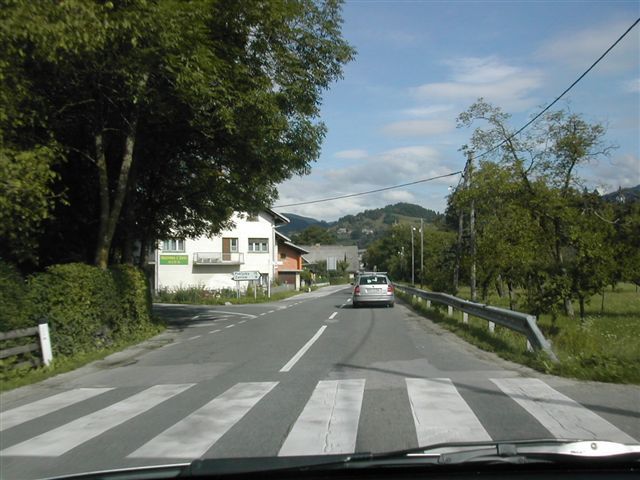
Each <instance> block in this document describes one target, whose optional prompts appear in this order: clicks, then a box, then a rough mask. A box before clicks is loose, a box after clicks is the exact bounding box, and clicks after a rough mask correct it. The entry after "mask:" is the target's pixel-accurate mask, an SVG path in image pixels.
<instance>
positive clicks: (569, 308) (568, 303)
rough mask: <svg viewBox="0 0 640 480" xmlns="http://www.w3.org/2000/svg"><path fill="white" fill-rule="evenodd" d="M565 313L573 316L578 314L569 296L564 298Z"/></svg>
mask: <svg viewBox="0 0 640 480" xmlns="http://www.w3.org/2000/svg"><path fill="white" fill-rule="evenodd" d="M564 313H566V314H567V316H568V317H571V318H573V317H575V316H576V312H575V311H574V310H573V303H571V299H570V298H569V297H566V298H565V299H564Z"/></svg>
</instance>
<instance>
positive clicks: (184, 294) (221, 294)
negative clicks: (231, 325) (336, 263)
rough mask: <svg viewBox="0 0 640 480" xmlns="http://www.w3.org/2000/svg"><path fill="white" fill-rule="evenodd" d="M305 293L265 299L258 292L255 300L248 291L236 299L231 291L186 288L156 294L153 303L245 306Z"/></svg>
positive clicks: (291, 292)
mask: <svg viewBox="0 0 640 480" xmlns="http://www.w3.org/2000/svg"><path fill="white" fill-rule="evenodd" d="M316 289H317V287H311V290H312V291H313V290H316ZM305 291H306V290H302V291H296V290H289V291H286V292H276V293H272V294H271V297H267V295H266V293H265V292H262V291H258V292H257V295H256V298H254V294H253V292H252V291H250V292H248V293H247V294H242V295H241V296H240V297H239V298H238V297H237V294H236V293H235V291H233V290H222V291H214V290H207V289H205V288H203V287H188V288H178V289H174V290H170V291H168V290H165V291H161V292H158V294H157V295H156V296H155V297H154V299H153V301H154V302H158V303H179V304H189V305H224V304H225V303H227V302H229V303H232V304H234V305H246V304H252V303H266V302H276V301H278V300H284V299H285V298H289V297H293V296H294V295H299V294H301V293H304V292H305Z"/></svg>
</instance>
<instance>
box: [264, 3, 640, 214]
mask: <svg viewBox="0 0 640 480" xmlns="http://www.w3.org/2000/svg"><path fill="white" fill-rule="evenodd" d="M343 17H344V26H343V35H344V37H345V38H346V39H347V41H349V43H350V44H351V45H353V46H354V47H355V48H356V50H357V55H356V58H355V60H354V61H352V62H351V63H350V64H348V65H347V66H346V67H345V71H344V78H343V79H342V80H340V81H339V82H336V83H335V84H334V85H332V87H331V89H330V90H328V91H327V92H326V93H325V95H324V101H323V107H322V121H323V122H324V123H325V124H326V126H327V128H328V132H327V136H326V138H325V141H324V143H323V148H322V154H321V156H320V159H319V160H318V161H317V162H316V163H314V164H313V169H312V172H311V174H310V175H306V176H303V177H294V178H292V179H291V180H289V181H287V182H284V183H283V184H281V185H280V186H279V194H280V198H279V200H278V201H276V205H284V204H291V203H296V202H304V201H309V200H315V199H321V198H326V197H331V196H335V195H342V194H349V193H355V192H361V191H366V190H372V189H377V188H383V187H386V186H390V185H395V184H402V183H407V182H411V181H414V180H419V179H422V178H428V177H432V176H436V175H441V174H446V173H449V172H452V171H457V170H461V169H462V168H463V166H464V158H463V157H462V155H461V153H460V152H459V151H458V149H459V148H460V146H461V145H463V144H465V143H466V142H467V141H468V140H469V137H470V135H471V130H468V129H457V128H456V122H455V119H456V117H457V116H458V114H459V113H460V112H462V111H464V110H466V109H467V108H468V107H469V106H470V105H471V104H472V103H473V102H474V101H475V100H476V99H477V98H478V97H479V96H482V97H484V98H485V100H487V101H489V102H491V103H493V104H495V105H497V106H500V107H501V108H502V109H503V110H504V111H505V112H507V113H510V114H511V115H512V122H511V126H512V127H513V128H514V129H515V128H519V127H520V126H522V125H523V124H524V123H526V121H527V120H528V118H530V116H531V115H532V114H534V113H536V112H538V111H539V110H540V107H541V106H544V105H546V104H547V103H549V102H550V101H552V100H553V99H554V98H555V97H556V96H557V95H559V94H560V93H561V92H562V91H563V90H564V89H565V88H566V87H568V86H569V85H570V84H571V83H572V82H573V81H574V80H575V79H576V78H577V77H578V76H579V75H580V74H582V72H584V70H586V68H588V67H589V66H590V65H591V64H592V63H593V61H595V60H596V59H597V58H598V57H599V56H600V55H601V54H602V53H603V52H604V51H605V50H606V49H607V48H608V47H609V46H610V45H611V44H612V43H613V42H614V41H615V40H616V39H617V38H618V37H619V36H620V35H621V34H622V33H623V32H624V31H625V30H626V29H627V28H628V27H629V26H631V24H633V22H634V21H635V20H636V19H637V18H638V17H640V1H612V0H608V1H590V2H586V1H550V2H547V1H521V2H515V1H495V2H485V1H482V2H481V1H477V2H469V1H448V2H442V1H374V0H347V1H346V2H345V5H344V8H343ZM564 100H565V101H563V102H562V103H561V105H558V106H568V107H569V108H570V109H571V111H572V112H575V113H580V114H583V116H584V118H585V119H586V120H588V121H591V122H599V123H602V124H604V125H605V126H606V127H607V134H606V140H607V141H608V142H609V143H611V144H615V145H617V146H618V148H617V149H616V150H615V151H614V152H613V154H612V155H611V156H610V157H609V158H603V159H600V160H599V161H597V162H594V163H592V164H590V165H588V166H586V167H584V168H583V169H582V170H581V171H580V174H581V176H582V177H583V178H584V179H585V180H586V182H587V185H588V186H590V187H597V188H600V189H602V190H603V191H611V190H613V189H617V187H618V186H619V185H621V186H623V187H628V186H634V185H637V184H639V183H640V133H639V132H640V25H637V26H636V27H635V28H634V30H632V31H631V32H630V33H629V34H628V35H627V36H626V37H625V38H624V39H623V41H622V42H621V43H620V44H618V46H617V47H616V48H615V49H614V50H612V51H611V52H610V53H609V55H607V57H605V59H604V60H603V61H602V62H601V63H600V64H599V65H598V66H597V67H596V69H594V70H592V71H591V73H590V74H589V75H587V77H585V78H584V79H583V80H582V81H581V82H580V83H578V85H576V87H574V89H573V90H572V91H571V92H569V94H568V95H567V96H566V97H564ZM457 181H458V178H457V177H450V178H447V179H442V180H438V181H435V182H428V183H424V184H418V185H415V186H411V187H407V188H401V189H397V190H390V191H387V192H383V193H377V194H372V195H365V196H361V197H354V198H350V199H344V200H339V201H334V202H325V203H317V204H313V205H304V206H299V207H284V208H277V210H278V211H280V212H292V213H297V214H300V215H305V216H310V217H314V218H317V219H323V220H336V219H337V218H339V217H341V216H343V215H346V214H350V213H357V212H359V211H362V210H365V209H367V208H378V207H382V206H385V205H387V204H389V203H396V202H399V201H406V202H411V203H417V204H419V205H422V206H424V207H426V208H431V209H433V210H437V211H444V208H445V206H446V196H447V194H448V187H449V186H450V185H455V184H457Z"/></svg>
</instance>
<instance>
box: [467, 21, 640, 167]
mask: <svg viewBox="0 0 640 480" xmlns="http://www.w3.org/2000/svg"><path fill="white" fill-rule="evenodd" d="M639 22H640V18H637V19H636V21H635V22H633V25H631V26H630V27H629V28H627V30H626V31H625V32H624V33H623V34H622V35H620V37H619V38H618V39H617V40H616V41H615V42H614V43H613V44H612V45H611V46H610V47H609V48H607V50H606V51H605V52H604V53H603V54H602V55H600V57H598V59H597V60H596V61H595V62H593V63H592V64H591V66H590V67H589V68H587V69H586V70H585V71H584V73H583V74H582V75H580V76H579V77H578V78H577V79H576V81H575V82H573V83H572V84H571V85H569V87H567V88H566V89H565V90H564V92H562V93H561V94H560V95H558V96H557V97H556V98H555V100H554V101H553V102H551V103H550V104H549V105H547V106H546V107H544V108H543V109H542V110H541V111H540V112H539V113H538V114H537V115H536V116H535V117H533V118H532V119H531V120H529V121H528V122H527V123H525V124H524V125H523V126H522V127H520V129H519V130H517V131H516V132H515V133H514V134H512V135H510V136H508V137H507V138H505V139H504V140H503V141H502V142H500V143H499V144H497V145H495V146H493V147H491V148H490V149H489V150H487V151H485V152H482V153H481V154H479V155H476V156H475V157H473V159H474V160H475V159H476V158H481V157H484V156H485V155H488V154H490V153H491V152H493V151H495V150H497V149H498V148H500V147H501V146H502V145H504V144H505V143H507V142H508V141H509V140H511V139H512V138H514V137H516V136H518V135H520V133H522V132H523V131H524V130H525V129H526V128H527V127H528V126H529V125H531V124H532V123H533V122H535V121H536V120H537V119H538V118H540V117H541V116H542V115H543V114H544V113H545V112H546V111H547V110H549V109H550V108H551V107H553V106H554V105H555V104H556V103H557V102H558V101H559V100H560V99H561V98H562V97H564V96H565V95H566V94H567V93H568V92H569V90H571V89H572V88H573V87H575V86H576V85H577V84H578V82H580V80H582V79H583V78H584V77H585V76H586V75H587V73H589V72H590V71H591V70H593V69H594V67H595V66H596V65H598V63H600V61H601V60H602V59H603V58H604V57H606V56H607V54H608V53H609V52H610V51H611V50H613V49H614V48H615V46H616V45H618V43H620V41H621V40H622V39H623V38H624V37H626V36H627V34H628V33H629V32H630V31H631V30H633V27H635V26H636V25H637V24H638V23H639Z"/></svg>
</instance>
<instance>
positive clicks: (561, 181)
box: [458, 99, 612, 316]
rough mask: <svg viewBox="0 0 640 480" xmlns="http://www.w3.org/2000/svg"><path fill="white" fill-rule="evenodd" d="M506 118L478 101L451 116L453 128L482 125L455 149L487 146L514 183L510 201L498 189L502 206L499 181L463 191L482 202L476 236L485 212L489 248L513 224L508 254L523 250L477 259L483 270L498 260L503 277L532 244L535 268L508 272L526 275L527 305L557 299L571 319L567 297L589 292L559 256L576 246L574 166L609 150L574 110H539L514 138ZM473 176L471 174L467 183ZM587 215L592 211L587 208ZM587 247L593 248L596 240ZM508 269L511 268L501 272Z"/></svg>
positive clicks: (545, 306) (546, 306)
mask: <svg viewBox="0 0 640 480" xmlns="http://www.w3.org/2000/svg"><path fill="white" fill-rule="evenodd" d="M508 120H509V115H507V114H505V113H504V112H502V110H501V109H500V108H498V107H495V106H493V105H490V104H488V103H486V102H484V101H483V100H482V99H479V100H478V101H477V102H476V103H474V104H473V105H472V106H471V107H470V108H469V109H468V110H467V111H466V112H463V113H462V114H460V116H459V117H458V121H459V126H461V127H469V126H471V125H472V124H473V123H475V122H478V121H480V122H484V124H485V127H484V128H482V127H478V128H476V129H475V130H474V132H473V134H472V136H471V141H470V144H469V145H465V146H463V147H462V150H463V151H464V152H473V151H475V152H484V151H488V152H489V153H490V155H491V156H492V157H493V160H494V161H496V162H497V164H498V165H500V166H502V167H504V168H506V169H508V172H509V175H510V178H511V179H513V180H514V181H516V182H517V184H514V186H516V187H517V192H518V195H517V198H513V197H512V196H511V195H510V194H509V192H508V191H507V192H502V193H504V194H505V195H507V196H506V197H504V200H505V202H504V203H503V204H501V202H502V200H501V195H502V193H501V191H500V189H499V185H495V184H494V186H493V187H490V188H489V189H485V192H484V193H482V192H480V193H479V197H478V195H477V194H474V193H473V190H474V189H475V190H476V192H477V190H478V189H477V188H476V187H473V186H472V187H471V190H472V192H470V193H468V194H465V195H466V196H467V197H469V199H470V200H469V201H471V200H473V201H476V202H478V201H479V202H480V203H481V202H482V198H485V203H486V204H487V205H489V207H490V209H489V211H488V212H487V211H486V209H485V211H484V212H482V211H480V210H479V211H478V215H479V216H478V224H479V231H480V235H481V236H482V235H484V232H483V231H482V229H483V228H487V227H488V226H491V223H492V222H491V219H490V216H491V215H493V216H494V221H493V226H491V228H489V229H488V230H487V232H486V233H487V235H485V240H488V245H489V247H490V248H489V250H491V248H492V247H491V245H492V244H494V243H495V242H498V243H497V246H499V245H500V243H499V240H498V239H499V238H500V237H502V236H506V238H509V235H508V231H511V230H512V229H515V228H517V229H518V230H517V231H518V232H519V235H520V236H521V237H522V241H521V240H520V239H515V240H516V242H517V244H521V245H522V248H518V249H516V251H521V252H523V253H525V256H524V257H521V256H520V255H518V256H517V257H516V258H514V259H509V257H508V256H507V252H508V251H509V250H511V249H508V250H503V251H502V252H501V251H500V250H497V251H494V252H493V254H491V255H490V256H489V257H487V258H486V259H485V261H484V262H483V264H482V266H483V268H484V270H485V272H484V273H485V275H490V274H492V272H493V273H496V272H495V271H493V270H492V268H493V267H492V266H491V264H493V266H494V267H496V266H498V265H500V269H501V270H503V271H501V272H499V273H500V274H501V275H503V274H504V269H505V267H506V266H508V265H515V264H517V263H518V262H519V261H520V260H521V259H526V258H528V256H527V255H526V252H527V251H531V250H529V249H530V248H531V247H532V246H534V245H535V250H534V251H535V256H536V258H535V265H536V267H535V268H534V267H533V265H534V264H533V263H530V260H531V258H529V260H527V261H526V262H525V263H522V264H521V267H524V269H522V268H521V267H518V268H517V269H516V270H517V271H520V272H521V273H520V274H519V276H520V275H522V274H524V276H525V277H526V280H524V279H523V280H521V281H524V282H525V284H526V285H527V288H528V290H529V292H528V297H529V300H530V301H533V306H534V310H536V311H545V310H553V308H554V305H555V304H556V303H557V301H558V299H562V301H563V303H564V307H565V311H566V313H567V314H569V315H571V316H572V315H573V307H572V303H571V299H572V298H576V297H577V298H578V299H579V300H580V301H581V302H582V300H581V299H583V298H585V296H586V295H587V293H588V292H589V291H590V290H591V289H592V287H590V286H587V285H586V283H584V282H578V283H576V282H575V281H573V280H572V278H573V279H574V280H575V277H576V275H577V273H576V274H574V275H572V274H571V272H570V271H569V266H568V264H567V258H566V256H567V255H568V254H569V253H572V252H573V253H575V251H576V243H575V242H573V243H572V239H574V238H575V231H576V228H577V229H580V228H583V227H584V225H582V224H581V222H580V217H579V207H578V206H577V205H576V202H575V198H576V197H580V193H579V190H578V187H579V186H580V185H581V181H580V178H579V177H578V176H577V174H576V170H577V167H578V166H580V165H581V164H584V163H586V162H588V161H590V160H592V159H594V158H596V157H598V156H601V155H607V154H608V153H609V152H610V150H611V148H612V147H609V146H606V145H605V144H604V142H603V136H604V133H605V130H604V128H603V127H602V126H601V125H598V124H594V125H592V124H589V123H587V122H586V121H585V120H583V119H582V117H581V116H580V115H576V114H572V113H570V112H568V111H566V110H562V111H556V112H549V113H547V114H545V115H544V116H543V117H541V119H540V120H538V121H537V123H536V124H535V126H534V127H533V128H531V129H530V130H528V131H527V132H526V133H525V134H523V135H520V136H514V135H513V133H512V132H511V131H510V129H509V127H508ZM476 180H477V179H476V178H475V177H474V183H475V182H476ZM485 182H489V184H490V179H485ZM474 195H475V196H474ZM497 209H500V211H498V210H497ZM492 210H493V213H491V212H492ZM487 213H488V214H489V216H487ZM590 215H594V214H593V213H592V212H591V213H590ZM509 222H513V224H512V225H511V226H510V227H508V228H507V230H504V229H503V231H502V232H500V228H501V226H504V225H508V223H509ZM523 222H524V223H523ZM580 225H581V226H580ZM492 231H493V234H492V233H491V232H492ZM496 234H497V235H496ZM534 239H535V241H534ZM538 240H540V241H538ZM479 241H480V242H482V241H483V239H480V240H479ZM532 241H534V243H533V244H532V243H531V242H532ZM595 244H596V245H598V242H596V243H595ZM527 245H528V246H527ZM582 246H583V247H584V245H582ZM583 251H584V249H583ZM600 253H601V254H602V255H603V256H605V257H606V255H607V253H606V252H604V249H601V252H600ZM594 255H595V253H594V252H591V253H590V254H589V255H588V257H589V258H594ZM503 260H504V261H503ZM527 264H529V266H528V267H527V266H526V265H527ZM579 270H580V271H582V270H581V269H579ZM513 274H514V273H513V270H512V271H511V273H509V274H508V275H509V276H513ZM584 274H585V275H586V274H587V273H586V272H584Z"/></svg>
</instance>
